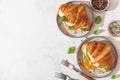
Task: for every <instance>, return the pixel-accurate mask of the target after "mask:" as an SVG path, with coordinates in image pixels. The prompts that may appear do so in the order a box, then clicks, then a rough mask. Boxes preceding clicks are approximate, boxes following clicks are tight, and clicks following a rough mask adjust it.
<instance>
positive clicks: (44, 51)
mask: <svg viewBox="0 0 120 80" xmlns="http://www.w3.org/2000/svg"><path fill="white" fill-rule="evenodd" d="M67 1H70V0H0V80H59V79H57V78H54V73H55V72H58V71H63V72H65V73H68V74H70V75H71V76H74V77H78V78H80V80H84V79H83V78H82V77H80V76H79V75H78V74H77V73H75V72H73V71H71V70H68V69H66V68H65V67H63V66H62V65H60V60H62V59H63V58H65V59H66V58H67V59H68V60H69V61H71V62H72V63H74V64H75V65H76V64H77V62H76V53H75V54H72V55H68V54H67V49H68V47H69V46H71V45H75V46H78V45H79V44H80V43H81V41H80V40H81V39H73V38H69V37H67V36H65V35H63V33H61V32H60V30H59V29H58V27H57V25H56V13H57V9H58V7H59V5H60V4H62V3H64V2H67ZM119 9H120V5H119V6H118V7H117V8H116V9H115V10H113V11H108V12H107V13H106V17H105V28H107V25H108V24H109V21H111V20H114V19H120V10H119ZM100 35H107V32H104V33H102V34H100ZM119 44H120V42H119V41H118V42H117V45H118V46H119ZM117 48H118V47H117ZM118 49H119V48H118ZM118 73H120V71H119V69H118ZM108 79H109V80H110V77H107V78H103V79H100V80H108Z"/></svg>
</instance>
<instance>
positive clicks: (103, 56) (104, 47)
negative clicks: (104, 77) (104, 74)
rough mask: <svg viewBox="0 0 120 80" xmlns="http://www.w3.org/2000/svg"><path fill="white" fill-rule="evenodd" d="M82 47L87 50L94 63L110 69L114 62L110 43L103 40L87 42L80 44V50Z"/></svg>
mask: <svg viewBox="0 0 120 80" xmlns="http://www.w3.org/2000/svg"><path fill="white" fill-rule="evenodd" d="M84 48H85V49H86V50H88V52H89V53H90V54H89V55H91V57H92V58H93V60H94V62H95V63H98V64H99V65H100V66H104V67H105V68H106V69H109V70H111V69H112V68H113V67H114V64H115V56H114V55H113V51H112V48H111V46H110V45H108V44H107V43H103V42H96V41H92V42H87V43H85V44H84V45H83V46H82V52H84Z"/></svg>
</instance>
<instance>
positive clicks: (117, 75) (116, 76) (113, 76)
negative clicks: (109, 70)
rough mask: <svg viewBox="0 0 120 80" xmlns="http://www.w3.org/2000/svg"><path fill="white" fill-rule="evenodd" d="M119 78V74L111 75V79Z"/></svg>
mask: <svg viewBox="0 0 120 80" xmlns="http://www.w3.org/2000/svg"><path fill="white" fill-rule="evenodd" d="M119 77H120V75H119V74H114V75H112V77H111V78H112V79H117V78H119Z"/></svg>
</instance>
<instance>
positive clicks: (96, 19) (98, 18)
mask: <svg viewBox="0 0 120 80" xmlns="http://www.w3.org/2000/svg"><path fill="white" fill-rule="evenodd" d="M101 22H102V18H101V16H97V17H96V18H95V23H96V24H100V23H101Z"/></svg>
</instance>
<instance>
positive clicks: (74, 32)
mask: <svg viewBox="0 0 120 80" xmlns="http://www.w3.org/2000/svg"><path fill="white" fill-rule="evenodd" d="M68 4H84V5H85V7H86V12H87V14H88V15H87V16H88V18H89V20H90V22H91V24H92V26H91V30H92V28H93V12H92V10H91V8H90V7H89V6H88V3H87V2H86V1H71V2H68ZM57 24H58V27H59V29H60V30H61V31H62V32H63V33H64V34H65V35H67V36H69V37H76V38H79V37H85V36H87V35H88V33H89V32H90V31H91V30H90V31H86V32H81V31H80V30H68V29H67V26H66V25H65V23H64V22H62V21H61V18H60V16H59V15H58V14H57Z"/></svg>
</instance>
